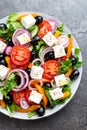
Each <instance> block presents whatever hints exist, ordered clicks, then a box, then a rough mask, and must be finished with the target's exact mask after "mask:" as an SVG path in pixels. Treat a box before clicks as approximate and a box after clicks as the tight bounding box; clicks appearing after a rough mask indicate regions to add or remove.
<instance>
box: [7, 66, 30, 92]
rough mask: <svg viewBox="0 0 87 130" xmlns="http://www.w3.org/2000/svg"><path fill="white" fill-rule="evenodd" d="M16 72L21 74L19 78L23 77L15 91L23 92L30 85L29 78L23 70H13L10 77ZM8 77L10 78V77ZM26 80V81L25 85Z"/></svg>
mask: <svg viewBox="0 0 87 130" xmlns="http://www.w3.org/2000/svg"><path fill="white" fill-rule="evenodd" d="M14 72H17V73H18V74H19V76H20V77H21V84H20V85H19V86H16V87H15V89H14V91H21V90H23V89H25V88H26V87H27V86H28V83H29V76H28V74H27V73H26V72H25V71H24V70H22V69H14V70H12V71H11V72H10V73H9V75H10V74H11V73H14ZM9 75H8V76H9ZM24 79H25V80H26V81H25V83H24Z"/></svg>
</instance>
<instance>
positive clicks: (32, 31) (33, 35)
mask: <svg viewBox="0 0 87 130" xmlns="http://www.w3.org/2000/svg"><path fill="white" fill-rule="evenodd" d="M38 30H39V29H38V26H37V25H34V28H33V29H32V30H31V31H30V33H31V36H32V37H35V36H36V35H37V33H38Z"/></svg>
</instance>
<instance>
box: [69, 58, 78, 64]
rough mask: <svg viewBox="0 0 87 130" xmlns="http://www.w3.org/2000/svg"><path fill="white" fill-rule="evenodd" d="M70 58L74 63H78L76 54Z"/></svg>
mask: <svg viewBox="0 0 87 130" xmlns="http://www.w3.org/2000/svg"><path fill="white" fill-rule="evenodd" d="M70 60H71V62H72V65H75V64H76V63H77V59H76V58H75V57H74V56H72V57H71V58H70Z"/></svg>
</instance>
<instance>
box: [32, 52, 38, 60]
mask: <svg viewBox="0 0 87 130" xmlns="http://www.w3.org/2000/svg"><path fill="white" fill-rule="evenodd" d="M37 57H38V56H37V53H36V51H32V52H31V59H30V60H31V61H32V60H34V59H36V58H37Z"/></svg>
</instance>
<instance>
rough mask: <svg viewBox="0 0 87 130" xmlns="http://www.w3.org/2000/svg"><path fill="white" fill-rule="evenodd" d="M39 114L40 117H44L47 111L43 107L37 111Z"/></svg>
mask: <svg viewBox="0 0 87 130" xmlns="http://www.w3.org/2000/svg"><path fill="white" fill-rule="evenodd" d="M37 114H38V115H39V116H43V115H44V114H45V109H44V107H43V106H41V107H40V108H39V109H37Z"/></svg>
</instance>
